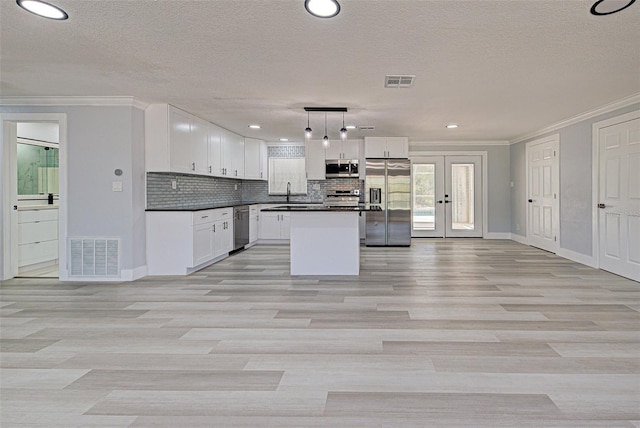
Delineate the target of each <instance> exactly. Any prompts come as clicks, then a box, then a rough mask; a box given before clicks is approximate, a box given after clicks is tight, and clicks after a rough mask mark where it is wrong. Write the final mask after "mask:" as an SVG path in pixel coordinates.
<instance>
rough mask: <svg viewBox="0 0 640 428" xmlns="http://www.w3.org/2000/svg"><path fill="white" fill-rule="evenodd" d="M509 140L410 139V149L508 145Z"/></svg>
mask: <svg viewBox="0 0 640 428" xmlns="http://www.w3.org/2000/svg"><path fill="white" fill-rule="evenodd" d="M509 144H511V143H510V142H509V141H508V140H468V141H464V140H455V141H447V140H435V141H409V149H410V150H411V149H412V148H413V149H415V150H420V149H422V148H423V147H428V148H434V147H445V146H508V145H509Z"/></svg>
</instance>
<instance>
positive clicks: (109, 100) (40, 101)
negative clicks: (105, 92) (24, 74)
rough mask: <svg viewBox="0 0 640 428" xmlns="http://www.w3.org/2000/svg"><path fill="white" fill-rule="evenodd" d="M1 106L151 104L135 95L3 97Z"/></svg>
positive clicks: (136, 106) (133, 105)
mask: <svg viewBox="0 0 640 428" xmlns="http://www.w3.org/2000/svg"><path fill="white" fill-rule="evenodd" d="M0 106H127V107H135V108H138V109H141V110H145V109H146V108H147V107H148V106H149V104H148V103H145V102H143V101H140V100H138V99H136V98H134V97H79V96H78V97H76V96H73V97H2V98H0Z"/></svg>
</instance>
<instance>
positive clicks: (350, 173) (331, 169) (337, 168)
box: [324, 159, 360, 178]
mask: <svg viewBox="0 0 640 428" xmlns="http://www.w3.org/2000/svg"><path fill="white" fill-rule="evenodd" d="M324 175H325V177H326V178H340V177H356V178H357V177H359V176H360V174H359V172H358V159H351V160H347V159H327V160H326V161H325V174H324Z"/></svg>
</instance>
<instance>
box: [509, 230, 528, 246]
mask: <svg viewBox="0 0 640 428" xmlns="http://www.w3.org/2000/svg"><path fill="white" fill-rule="evenodd" d="M511 240H512V241H516V242H518V243H520V244H524V245H529V241H527V237H526V236H522V235H518V234H515V233H512V234H511Z"/></svg>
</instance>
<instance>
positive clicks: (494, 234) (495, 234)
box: [483, 232, 511, 239]
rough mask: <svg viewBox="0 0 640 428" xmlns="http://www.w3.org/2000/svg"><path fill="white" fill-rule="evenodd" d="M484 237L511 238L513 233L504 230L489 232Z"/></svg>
mask: <svg viewBox="0 0 640 428" xmlns="http://www.w3.org/2000/svg"><path fill="white" fill-rule="evenodd" d="M483 238H484V239H511V234H510V233H503V232H489V233H485V235H484V236H483Z"/></svg>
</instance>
